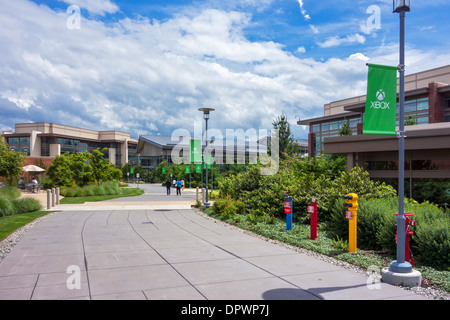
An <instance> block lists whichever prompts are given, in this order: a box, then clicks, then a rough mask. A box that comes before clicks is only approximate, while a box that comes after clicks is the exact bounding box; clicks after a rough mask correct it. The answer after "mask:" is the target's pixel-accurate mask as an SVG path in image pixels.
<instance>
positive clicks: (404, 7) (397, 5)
mask: <svg viewBox="0 0 450 320" xmlns="http://www.w3.org/2000/svg"><path fill="white" fill-rule="evenodd" d="M393 6H394V8H393V11H394V12H400V11H409V10H410V0H393Z"/></svg>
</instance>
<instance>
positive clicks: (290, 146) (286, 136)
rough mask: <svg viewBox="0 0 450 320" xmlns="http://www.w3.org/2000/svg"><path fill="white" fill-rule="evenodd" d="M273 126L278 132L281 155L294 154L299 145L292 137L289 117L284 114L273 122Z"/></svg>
mask: <svg viewBox="0 0 450 320" xmlns="http://www.w3.org/2000/svg"><path fill="white" fill-rule="evenodd" d="M272 125H273V128H274V129H275V130H278V136H279V150H280V153H287V154H293V153H294V152H295V151H296V149H297V145H296V143H295V140H294V138H293V136H292V132H291V125H290V124H289V122H288V120H287V117H286V116H285V115H284V114H283V113H282V114H281V116H279V117H278V118H276V119H275V120H274V122H272Z"/></svg>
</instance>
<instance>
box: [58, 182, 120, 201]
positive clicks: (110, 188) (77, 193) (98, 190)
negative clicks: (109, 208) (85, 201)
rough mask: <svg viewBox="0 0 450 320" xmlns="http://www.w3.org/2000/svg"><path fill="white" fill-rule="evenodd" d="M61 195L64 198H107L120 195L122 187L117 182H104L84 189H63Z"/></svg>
mask: <svg viewBox="0 0 450 320" xmlns="http://www.w3.org/2000/svg"><path fill="white" fill-rule="evenodd" d="M60 194H61V195H62V196H64V197H86V196H106V195H118V194H120V186H119V182H117V181H109V182H104V183H103V184H101V185H100V186H98V185H86V186H83V187H73V188H61V189H60Z"/></svg>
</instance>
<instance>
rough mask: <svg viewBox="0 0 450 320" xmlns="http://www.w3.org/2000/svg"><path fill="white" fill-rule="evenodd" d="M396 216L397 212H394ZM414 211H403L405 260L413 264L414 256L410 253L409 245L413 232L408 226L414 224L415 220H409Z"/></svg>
mask: <svg viewBox="0 0 450 320" xmlns="http://www.w3.org/2000/svg"><path fill="white" fill-rule="evenodd" d="M395 215H396V216H398V213H396V214H395ZM413 215H414V213H405V231H406V232H405V233H406V241H405V261H406V262H409V263H411V265H414V258H413V255H412V253H411V246H410V241H411V237H412V236H413V234H414V232H412V231H411V229H410V227H413V226H415V225H416V221H414V220H410V219H412V216H413ZM395 242H397V235H395Z"/></svg>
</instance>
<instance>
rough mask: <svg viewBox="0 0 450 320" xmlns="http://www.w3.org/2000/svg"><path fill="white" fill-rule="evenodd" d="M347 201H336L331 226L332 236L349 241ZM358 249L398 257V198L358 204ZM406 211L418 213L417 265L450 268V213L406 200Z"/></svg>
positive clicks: (413, 244) (415, 229)
mask: <svg viewBox="0 0 450 320" xmlns="http://www.w3.org/2000/svg"><path fill="white" fill-rule="evenodd" d="M343 203H344V201H343V200H338V201H336V202H335V206H334V208H333V212H332V215H331V216H332V218H331V221H330V223H329V224H328V230H329V231H330V234H331V237H340V238H342V239H348V220H347V219H345V214H344V212H345V209H344V207H343ZM358 204H359V207H358V231H357V243H358V248H361V249H368V250H380V249H383V250H387V251H388V252H389V253H390V254H391V255H395V254H396V251H397V244H396V242H395V238H396V234H397V225H396V224H397V217H396V216H395V215H394V214H395V213H397V212H398V198H397V197H391V198H385V199H365V198H362V199H360V200H359V201H358ZM405 212H407V213H408V212H409V213H414V216H413V217H412V220H415V221H416V227H412V229H411V230H412V231H413V232H414V235H413V236H412V238H411V251H412V253H413V255H414V258H415V262H417V263H420V264H422V265H428V266H432V267H435V268H440V269H444V270H446V269H448V268H449V266H450V219H449V216H448V214H445V213H444V212H443V211H442V210H440V209H439V208H437V207H436V206H434V205H432V204H430V203H422V204H418V203H417V202H416V201H414V200H408V199H405Z"/></svg>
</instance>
